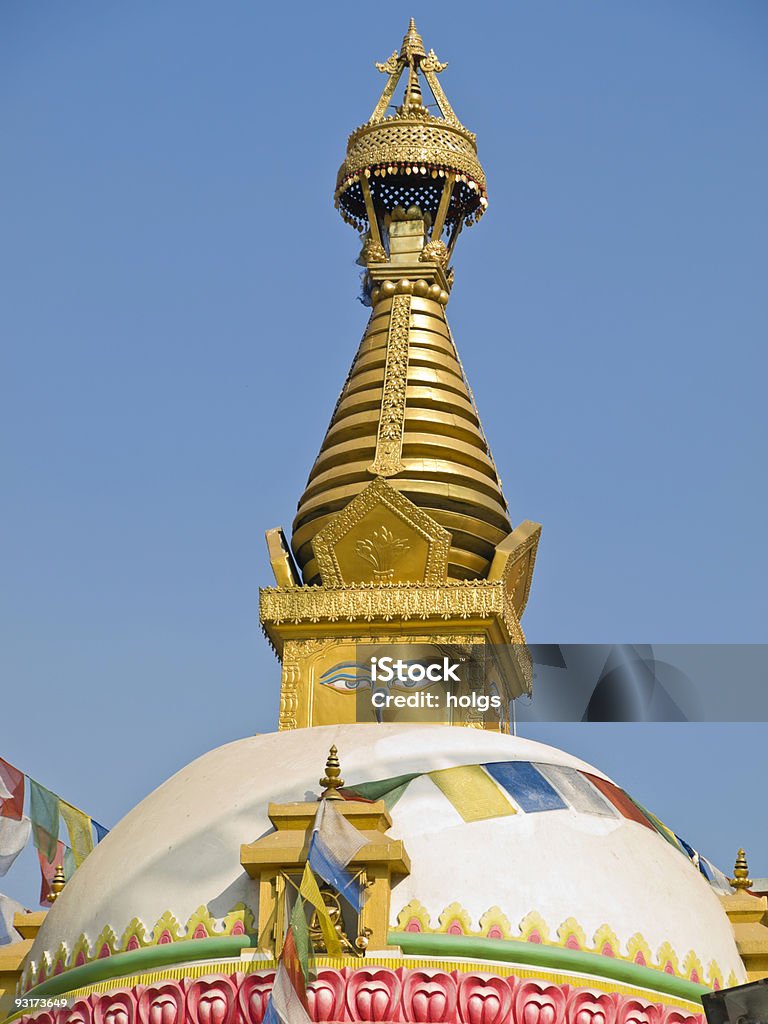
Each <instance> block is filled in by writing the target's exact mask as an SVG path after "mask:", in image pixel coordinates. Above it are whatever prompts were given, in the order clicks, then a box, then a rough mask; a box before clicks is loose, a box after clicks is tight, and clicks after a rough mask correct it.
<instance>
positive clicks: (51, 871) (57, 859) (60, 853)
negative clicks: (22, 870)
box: [37, 841, 65, 907]
mask: <svg viewBox="0 0 768 1024" xmlns="http://www.w3.org/2000/svg"><path fill="white" fill-rule="evenodd" d="M64 852H65V847H64V843H62V842H61V841H59V842H58V843H57V844H56V853H55V854H54V855H53V860H52V861H50V860H46V859H45V855H44V854H42V853H40V851H39V850H38V851H37V856H38V859H39V861H40V874H41V875H42V880H41V882H40V903H41V905H42V906H44V907H48V906H50V902H49V900H48V897H49V896H50V895H51V882H52V881H53V876H54V875H55V874H56V868H57V867H59V865H60V864H61V865H63V864H64Z"/></svg>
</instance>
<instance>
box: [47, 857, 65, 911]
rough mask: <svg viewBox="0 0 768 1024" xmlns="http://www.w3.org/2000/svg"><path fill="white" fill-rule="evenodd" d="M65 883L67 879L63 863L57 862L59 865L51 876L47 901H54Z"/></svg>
mask: <svg viewBox="0 0 768 1024" xmlns="http://www.w3.org/2000/svg"><path fill="white" fill-rule="evenodd" d="M66 884H67V880H66V878H65V877H64V865H63V864H59V866H58V867H57V868H56V871H55V873H54V876H53V878H52V879H51V891H50V892H49V893H48V902H49V903H55V902H56V900H57V899H58V898H59V896H60V895H61V893H62V891H63V889H64V886H65V885H66Z"/></svg>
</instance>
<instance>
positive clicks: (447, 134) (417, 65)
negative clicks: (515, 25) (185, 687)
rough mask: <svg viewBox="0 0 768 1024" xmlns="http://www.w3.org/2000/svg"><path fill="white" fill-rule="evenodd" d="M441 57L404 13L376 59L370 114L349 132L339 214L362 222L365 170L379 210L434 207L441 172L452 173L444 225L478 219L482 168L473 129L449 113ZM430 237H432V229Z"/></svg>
mask: <svg viewBox="0 0 768 1024" xmlns="http://www.w3.org/2000/svg"><path fill="white" fill-rule="evenodd" d="M447 66H448V65H447V64H441V63H440V61H439V60H438V59H437V57H436V56H435V51H434V50H430V51H429V53H426V51H425V49H424V44H423V42H422V40H421V36H420V35H419V33H418V32H417V31H416V24H415V22H414V20H413V18H411V23H410V26H409V28H408V31H407V32H406V34H405V38H404V39H403V45H402V47H401V49H400V53H399V54H398V52H397V51H395V52H394V53H393V54H392V56H391V57H390V58H389V60H387V61H385V62H384V63H383V64H377V65H376V67H377V68H378V70H379V71H381V72H382V73H383V74H385V75H387V84H386V85H385V86H384V90H383V92H382V94H381V96H380V97H379V101H378V103H377V104H376V107H375V109H374V111H373V113H372V114H371V117H370V120H369V121H368V122H367V123H366V124H364V125H362V126H361V127H360V128H357V129H356V130H355V131H354V132H352V134H351V135H350V137H349V142H348V144H347V156H346V159H345V160H344V163H343V164H342V165H341V167H340V168H339V174H338V178H337V181H336V193H335V199H336V205H337V206H338V207H339V209H340V211H341V215H342V217H344V219H345V220H346V221H348V222H349V223H351V224H353V225H354V226H355V227H357V228H358V230H363V229H364V228H365V225H366V224H368V223H369V218H370V210H369V209H368V204H367V203H366V197H365V194H364V187H365V186H364V183H363V181H362V179H363V178H365V179H366V180H367V182H368V185H369V188H370V190H371V193H372V194H373V198H374V201H375V202H376V204H377V205H378V206H379V207H380V210H381V211H383V212H385V213H391V212H392V211H393V210H394V209H395V208H396V207H398V206H400V207H403V208H405V209H407V208H408V207H410V206H414V205H415V206H418V207H419V209H420V210H422V212H424V213H429V214H430V216H432V217H434V216H436V214H437V211H438V208H439V205H440V200H441V197H442V194H443V185H444V183H445V180H446V178H447V177H450V178H451V179H452V188H451V193H450V202H449V205H448V209H447V211H446V213H445V220H444V224H445V227H446V228H448V229H451V230H454V231H457V230H458V229H459V228H460V225H461V224H462V223H464V224H472V223H473V222H474V221H476V220H478V219H479V218H480V217H481V216H482V214H483V212H484V210H485V207H486V206H487V205H488V199H487V195H486V190H485V175H484V174H483V169H482V167H481V166H480V163H479V161H478V159H477V144H476V139H475V135H474V134H473V133H472V132H470V131H468V130H467V129H466V128H465V127H464V126H463V125H462V124H461V122H460V121H459V119H458V118H457V117H456V115H455V113H454V112H453V109H452V108H451V105H450V103H449V102H448V100H447V99H446V96H445V93H444V92H443V89H442V86H441V85H440V82H439V81H438V77H437V76H438V75H439V74H440V73H441V72H442V71H444V70H445V68H446V67H447ZM404 75H405V80H406V81H405V95H404V97H403V102H402V104H401V105H400V106H399V107H397V109H396V110H395V113H394V114H389V115H388V114H387V110H388V109H389V106H390V101H391V99H392V97H393V96H394V94H395V90H396V89H397V85H398V82H399V81H400V79H401V78H402V77H403V76H404ZM421 76H423V78H424V79H425V80H426V83H427V85H428V87H429V89H430V91H431V93H432V95H433V97H434V99H435V103H436V105H437V107H438V109H439V111H440V115H441V116H440V117H437V116H435V115H434V114H432V113H430V111H429V110H428V108H427V107H426V106H425V105H424V102H423V98H422V90H421V81H420V78H421ZM437 237H439V232H438V235H437Z"/></svg>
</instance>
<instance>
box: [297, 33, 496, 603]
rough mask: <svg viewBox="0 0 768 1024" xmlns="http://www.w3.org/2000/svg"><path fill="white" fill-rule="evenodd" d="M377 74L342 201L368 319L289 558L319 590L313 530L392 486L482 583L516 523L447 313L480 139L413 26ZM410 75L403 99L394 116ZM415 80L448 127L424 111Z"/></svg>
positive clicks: (476, 186) (452, 563) (463, 575)
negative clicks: (357, 251) (375, 484)
mask: <svg viewBox="0 0 768 1024" xmlns="http://www.w3.org/2000/svg"><path fill="white" fill-rule="evenodd" d="M378 67H379V70H380V71H382V72H384V73H385V74H387V76H388V81H387V85H386V86H385V88H384V92H383V93H382V97H381V100H380V101H379V103H378V104H377V107H376V110H375V111H374V114H373V116H372V118H371V120H370V121H369V122H368V123H367V124H365V125H363V126H362V127H361V128H358V129H357V131H355V132H353V133H352V135H351V136H350V139H349V145H348V147H347V157H346V160H345V161H344V163H343V165H342V168H341V170H340V172H339V187H338V190H337V193H336V202H337V205H338V206H339V208H340V210H341V213H342V216H343V217H344V218H345V219H347V220H350V221H351V222H352V223H354V224H355V225H356V226H357V227H358V228H360V229H361V230H364V231H365V232H366V238H365V244H364V247H363V252H362V254H361V261H362V262H363V263H364V264H365V265H366V266H367V269H368V273H367V275H366V277H365V282H364V301H365V302H366V303H367V304H369V305H371V306H372V307H373V314H372V318H371V320H370V322H369V324H368V329H367V331H366V334H365V336H364V338H363V341H362V343H361V345H360V349H359V351H358V353H357V358H356V359H355V361H354V363H353V365H352V369H351V370H350V374H349V376H348V379H347V383H346V385H345V387H344V390H343V392H342V394H341V397H340V398H339V401H338V403H337V405H336V409H335V410H334V413H333V416H332V418H331V423H330V425H329V427H328V431H327V433H326V436H325V440H324V442H323V445H322V448H321V450H320V454H319V455H318V457H317V460H316V461H315V465H314V467H313V468H312V471H311V473H310V476H309V480H308V481H307V486H306V488H305V491H304V494H303V495H302V497H301V500H300V502H299V505H298V510H297V513H296V518H295V520H294V524H293V537H292V547H293V551H294V554H295V557H296V561H297V563H298V566H299V568H300V570H301V572H302V576H303V580H304V582H305V583H310V584H317V583H319V582H320V581H321V573H320V566H319V564H318V562H317V560H316V553H315V551H314V539H315V537H316V536H317V534H318V532H320V531H321V530H322V529H323V528H324V527H325V526H326V525H327V524H328V522H329V521H330V519H331V518H332V517H333V516H334V515H336V514H337V513H338V512H339V511H340V509H341V508H343V506H344V505H346V504H347V503H348V502H349V501H350V500H352V499H353V498H354V497H355V496H356V495H358V494H359V493H360V492H362V491H363V490H364V489H365V488H366V487H367V486H368V485H369V484H370V483H371V481H372V479H373V478H374V477H384V478H386V479H387V481H388V482H389V483H391V484H392V486H393V487H395V488H396V489H397V490H398V491H399V492H400V493H401V494H403V495H405V496H406V497H407V498H408V499H409V501H412V502H413V503H414V504H415V505H417V506H418V507H419V508H421V509H424V510H425V511H426V512H427V513H428V515H429V516H430V517H431V519H432V520H434V522H435V523H437V524H438V525H439V526H440V527H442V528H443V529H444V530H446V531H448V533H449V534H450V535H451V538H452V540H451V547H450V555H449V560H448V561H449V565H448V575H449V576H450V577H451V578H453V579H462V580H463V579H466V580H471V579H478V578H483V577H485V576H487V574H488V571H489V569H490V565H491V561H492V559H493V556H494V552H495V549H496V546H497V545H498V544H499V543H501V541H502V540H503V539H504V538H505V537H506V536H508V535H509V533H510V532H511V530H512V525H511V523H510V520H509V515H508V511H507V504H506V501H505V499H504V496H503V493H502V489H501V483H500V481H499V478H498V474H497V471H496V466H495V464H494V462H493V458H492V456H491V453H490V450H489V447H488V444H487V441H486V439H485V436H484V433H483V428H482V425H481V423H480V418H479V416H478V412H477V408H476V407H475V403H474V399H473V396H472V392H471V390H470V388H469V385H468V383H467V380H466V377H465V374H464V369H463V367H462V365H461V361H460V359H459V356H458V353H457V351H456V348H455V346H454V342H453V338H452V337H451V332H450V328H449V327H448V323H447V321H446V319H445V312H444V308H445V306H446V304H447V302H448V299H449V296H450V292H451V288H452V284H453V271H452V269H451V268H450V267H449V263H450V260H451V257H452V255H453V251H454V247H455V245H456V241H457V238H458V236H459V233H460V232H461V229H462V226H463V225H465V224H469V223H472V222H473V221H475V220H476V219H477V218H478V217H479V216H480V214H481V213H482V212H483V210H484V209H485V206H486V198H485V176H484V174H483V171H482V168H481V167H480V164H479V162H478V160H477V146H476V141H475V136H474V135H473V134H472V133H471V132H469V131H467V129H466V128H464V127H463V126H462V125H461V124H460V123H459V121H458V119H457V118H456V116H455V114H454V113H453V110H452V109H451V107H450V105H449V104H448V101H447V100H446V98H445V94H444V93H443V90H442V88H441V87H440V85H439V83H438V81H437V76H438V75H439V74H440V73H441V72H442V71H443V70H444V69H445V67H446V65H445V64H442V63H440V61H439V60H438V59H437V57H436V56H435V54H434V52H433V51H429V53H427V52H426V50H425V47H424V44H423V42H422V39H421V36H420V35H419V33H418V31H417V29H416V24H415V22H414V20H413V19H411V22H410V25H409V27H408V31H407V32H406V35H405V38H404V39H403V44H402V47H401V49H400V52H399V54H398V53H397V51H396V52H395V53H394V54H393V55H392V56H391V57H390V58H389V60H388V61H387V62H386V63H384V64H380V65H378ZM401 76H404V77H405V81H406V88H405V96H404V99H403V103H402V105H401V106H399V107H398V108H397V110H396V112H395V113H394V114H391V115H390V114H388V113H387V108H388V105H389V100H390V99H391V98H392V96H393V95H394V90H395V87H396V85H397V82H398V80H399V79H400V77H401ZM420 76H422V77H423V78H424V80H425V81H426V84H427V86H429V88H430V89H431V91H432V93H433V95H434V97H435V99H436V101H437V105H438V107H439V112H440V116H435V115H433V114H431V113H430V112H429V111H428V110H427V108H426V107H424V106H423V104H422V91H421V85H420ZM406 306H407V310H406ZM490 355H491V353H489V356H490ZM378 571H379V572H380V571H381V570H380V569H379V570H378ZM377 578H378V577H377Z"/></svg>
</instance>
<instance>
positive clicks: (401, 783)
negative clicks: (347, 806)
mask: <svg viewBox="0 0 768 1024" xmlns="http://www.w3.org/2000/svg"><path fill="white" fill-rule="evenodd" d="M423 774H424V773H423V772H411V774H410V775H395V776H393V777H392V778H391V779H380V780H379V781H378V782H361V783H360V784H359V785H357V786H346V787H345V789H344V791H345V792H346V793H353V794H354V795H355V796H361V797H362V798H363V799H364V800H383V801H384V804H385V805H386V808H387V810H388V811H389V810H392V808H393V807H394V806H395V804H396V803H397V801H398V800H399V799H400V797H401V796H402V795H403V793H404V792H405V791H406V789H407V788H408V784H409V783H410V782H413V780H414V779H418V778H420V777H421V776H422V775H423Z"/></svg>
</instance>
